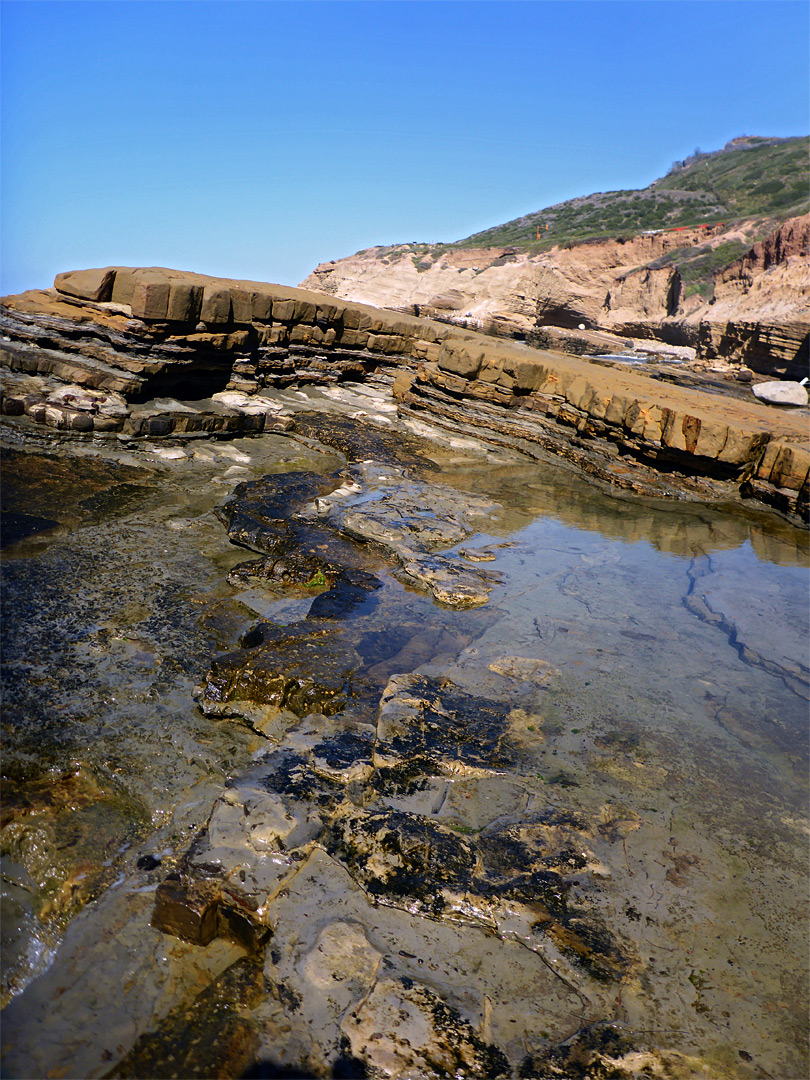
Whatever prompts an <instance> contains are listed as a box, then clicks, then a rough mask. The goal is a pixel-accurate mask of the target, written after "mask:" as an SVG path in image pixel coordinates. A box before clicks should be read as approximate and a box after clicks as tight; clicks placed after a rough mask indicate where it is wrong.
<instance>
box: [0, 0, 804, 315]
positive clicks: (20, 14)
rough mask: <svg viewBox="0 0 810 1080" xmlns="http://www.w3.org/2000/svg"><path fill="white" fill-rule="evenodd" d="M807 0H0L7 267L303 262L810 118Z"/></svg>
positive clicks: (655, 171) (34, 277)
mask: <svg viewBox="0 0 810 1080" xmlns="http://www.w3.org/2000/svg"><path fill="white" fill-rule="evenodd" d="M809 11H810V7H808V5H807V4H806V3H805V2H804V0H798V2H793V0H789V2H780V0H773V2H769V0H756V2H744V0H721V2H712V0H695V2H692V0H686V2H669V0H638V2H629V3H619V2H611V0H603V2H589V0H581V2H578V0H565V2H562V3H556V2H551V0H549V2H532V0H526V2H518V3H511V2H507V0H503V2H501V0H498V2H477V3H467V2H463V0H457V2H448V3H444V2H440V0H428V2H418V0H407V2H402V3H398V2H373V0H368V2H361V3H354V2H337V0H335V2H320V3H308V2H303V0H301V2H289V3H284V2H281V3H276V2H271V0H267V2H257V3H252V2H250V3H243V2H241V0H221V2H195V0H174V2H158V0H139V2H126V0H121V2H116V0H108V2H103V3H95V2H80V3H73V2H70V0H59V2H56V3H50V2H47V3H46V2H26V0H3V2H2V4H0V13H1V14H2V210H3V215H2V216H3V222H2V252H1V255H2V269H3V276H2V283H1V286H0V291H2V292H3V293H4V294H5V293H10V292H17V291H19V290H22V289H25V288H32V287H43V286H47V285H49V284H50V283H51V282H52V279H53V276H54V274H55V273H56V272H58V271H60V270H68V269H76V268H81V267H89V266H106V265H109V264H123V265H161V266H172V267H177V268H181V269H189V270H198V271H201V272H205V273H213V274H221V275H224V276H231V277H246V278H255V279H258V280H269V281H277V282H281V283H284V284H292V285H294V284H297V283H298V281H300V280H301V279H302V278H303V277H304V276H305V275H306V274H307V273H309V271H310V270H311V269H312V268H313V267H314V266H315V265H316V264H317V263H319V262H322V261H325V260H328V259H333V258H339V257H341V256H344V255H349V254H351V253H352V252H354V251H357V250H359V249H361V248H364V247H370V246H372V245H374V244H385V243H395V242H401V241H412V240H419V241H449V240H457V239H460V238H462V237H464V236H467V235H469V234H470V233H472V232H475V231H477V230H479V229H483V228H486V227H488V226H490V225H495V224H498V223H500V222H503V221H507V220H509V219H511V218H513V217H517V216H519V215H520V214H524V213H528V212H530V211H533V210H539V209H542V208H543V207H544V206H548V205H551V204H553V203H555V202H560V201H562V200H563V199H567V198H571V197H573V196H576V195H586V194H589V193H591V192H593V191H608V190H613V189H616V188H635V187H644V186H645V185H647V184H648V183H650V182H651V181H652V180H654V179H655V178H656V177H658V176H660V175H662V174H663V173H665V172H666V171H667V169H668V168H669V166H670V164H671V163H672V161H673V160H675V159H676V158H683V157H685V156H687V155H688V154H690V153H691V152H692V151H693V150H694V149H695V148H696V147H700V148H701V149H703V150H714V149H717V148H719V147H720V146H722V145H723V144H724V143H725V142H726V141H727V140H728V139H731V138H733V137H734V136H737V135H742V134H749V135H779V136H788V135H803V134H807V133H808V130H810V102H809V101H808V97H809V94H808V88H809V78H808V40H809V38H810V25H808V23H809V19H808V12H809Z"/></svg>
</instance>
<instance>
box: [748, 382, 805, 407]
mask: <svg viewBox="0 0 810 1080" xmlns="http://www.w3.org/2000/svg"><path fill="white" fill-rule="evenodd" d="M752 389H753V391H754V395H755V397H758V398H759V400H760V401H767V403H768V404H769V405H806V404H807V402H808V397H807V390H806V389H805V387H804V386H802V384H801V383H797V382H783V381H781V380H780V379H775V380H774V381H773V382H764V383H759V384H758V385H757V386H754V387H752Z"/></svg>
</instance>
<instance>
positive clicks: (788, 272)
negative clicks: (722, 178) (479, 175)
mask: <svg viewBox="0 0 810 1080" xmlns="http://www.w3.org/2000/svg"><path fill="white" fill-rule="evenodd" d="M742 235H743V234H742V233H740V232H739V230H737V229H736V228H735V229H734V230H724V229H723V227H722V226H717V227H715V228H714V229H712V230H707V229H703V228H696V229H680V230H676V231H671V232H662V233H655V234H651V235H643V236H637V237H633V238H631V239H627V240H616V239H611V240H604V241H598V242H589V243H582V244H577V245H573V246H570V247H568V246H566V247H555V248H552V250H551V251H549V252H545V253H543V254H540V255H532V254H530V253H528V252H525V251H524V252H520V251H517V250H514V249H511V248H479V249H466V250H452V249H451V250H446V251H443V252H438V253H435V254H433V253H427V254H426V253H421V254H420V253H419V251H416V250H415V249H414V248H413V247H411V246H410V245H401V246H399V247H392V248H370V249H368V250H366V251H363V252H360V253H358V254H357V255H352V256H350V257H349V258H347V259H340V260H336V261H333V262H329V263H322V264H321V265H320V266H318V267H316V268H315V270H314V271H313V272H312V274H310V275H309V277H308V278H306V280H305V281H303V282H302V287H304V288H309V289H317V290H318V291H320V292H326V293H329V294H331V295H333V296H336V297H340V298H341V299H344V300H353V301H358V302H361V303H368V304H374V305H376V306H382V307H389V308H394V309H397V310H400V311H408V312H413V313H417V314H420V315H424V316H428V317H432V318H438V319H441V320H442V321H451V322H455V323H458V324H460V325H463V326H466V327H468V328H470V329H477V330H489V331H495V332H499V333H502V334H506V335H512V336H525V335H531V334H532V332H535V331H536V330H537V329H538V328H540V327H547V326H556V327H563V328H575V327H580V326H584V327H585V328H587V329H589V330H601V331H605V332H607V333H612V334H616V335H619V336H625V337H634V338H643V339H644V338H646V339H655V340H659V341H664V342H668V343H670V344H674V345H690V346H692V347H694V348H696V349H697V352H698V356H700V357H704V358H707V359H713V358H716V357H721V358H723V359H726V360H730V361H732V362H737V363H740V364H745V365H747V366H749V367H751V368H753V370H755V371H758V372H761V373H762V374H768V375H773V376H777V377H782V378H797V377H798V378H801V377H802V376H803V375H804V374H806V370H807V360H808V354H807V349H808V333H810V259H808V251H810V245H809V243H808V236H809V235H810V217H808V216H805V217H801V218H793V219H791V220H789V221H787V222H785V223H784V224H783V225H782V226H781V227H780V228H779V229H778V230H776V231H775V232H774V233H773V234H772V235H771V236H770V237H768V238H767V239H766V240H764V241H762V242H761V243H758V244H756V245H755V246H754V247H753V248H752V249H751V251H750V252H748V253H747V254H746V255H745V256H744V257H743V258H742V259H740V260H739V261H738V262H737V263H735V264H734V265H733V266H731V267H729V268H728V269H726V270H725V271H723V272H722V273H721V274H719V275H718V277H717V279H716V283H715V296H714V299H713V300H712V301H711V302H705V301H703V300H701V299H700V297H699V296H698V295H696V294H695V295H692V296H689V297H687V296H686V290H685V289H684V287H683V283H682V281H681V277H680V274H679V272H678V270H677V268H676V267H675V266H671V265H664V266H661V265H660V263H661V260H662V258H665V257H666V256H669V255H671V254H672V253H674V252H677V251H679V250H683V249H692V248H697V247H700V246H701V245H702V246H705V247H706V250H707V252H708V251H709V250H710V249H711V248H713V247H716V246H718V245H719V244H722V243H727V242H729V241H731V240H737V241H739V240H740V239H741V238H742ZM656 264H658V265H656Z"/></svg>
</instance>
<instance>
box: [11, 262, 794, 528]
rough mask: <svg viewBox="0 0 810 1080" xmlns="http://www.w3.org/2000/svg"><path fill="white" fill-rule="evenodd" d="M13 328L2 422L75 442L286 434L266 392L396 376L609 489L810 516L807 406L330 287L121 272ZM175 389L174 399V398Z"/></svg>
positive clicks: (461, 419) (409, 394)
mask: <svg viewBox="0 0 810 1080" xmlns="http://www.w3.org/2000/svg"><path fill="white" fill-rule="evenodd" d="M797 242H799V241H797ZM797 257H798V256H797ZM764 258H765V256H764V255H763V256H762V259H763V260H764ZM783 266H784V264H781V263H780V264H779V265H778V266H777V267H776V272H781V269H782V267H783ZM766 272H769V271H766ZM100 297H108V298H109V299H99V298H100ZM0 325H1V326H2V330H3V333H4V335H5V340H4V341H3V343H2V347H0V359H2V362H3V365H4V366H5V367H6V368H7V370H8V373H9V374H8V378H7V383H6V388H5V391H4V397H3V402H2V411H3V413H4V414H5V415H6V417H8V418H9V420H10V421H11V422H15V421H16V422H19V423H23V424H24V423H29V424H30V423H31V422H34V423H36V424H41V425H44V426H45V427H51V428H55V429H57V431H59V432H63V433H64V434H65V435H66V436H70V437H74V438H82V437H85V438H86V437H89V436H90V435H97V434H100V435H105V434H112V435H114V434H121V435H123V436H127V435H128V436H132V437H137V436H149V437H150V438H153V437H155V436H163V435H169V436H175V437H180V438H189V437H193V436H194V435H195V434H196V433H199V432H203V431H219V432H222V433H223V434H229V433H230V434H234V433H236V432H256V433H258V432H261V431H263V430H273V429H278V428H279V427H283V426H284V424H283V423H281V424H279V422H278V418H277V417H276V416H275V415H274V413H273V409H272V404H271V403H269V402H268V399H267V398H266V397H265V396H263V395H266V394H267V393H268V392H270V391H272V390H273V389H276V388H280V387H287V386H294V385H305V384H313V383H314V384H323V383H336V382H340V381H344V380H357V381H362V380H363V379H365V378H367V377H371V376H379V375H380V374H382V375H383V376H384V377H385V378H387V379H388V380H390V379H391V376H392V375H396V378H395V381H394V390H395V396H396V397H397V399H398V400H399V402H400V406H401V409H402V410H403V411H404V412H405V413H407V414H408V415H411V416H415V417H423V418H426V419H429V420H430V421H431V422H435V423H439V424H440V425H444V426H448V425H449V426H450V427H453V426H456V427H458V426H461V427H462V428H463V427H466V428H467V429H468V430H470V431H471V433H474V434H475V435H476V436H477V437H485V438H490V439H492V440H494V441H495V442H502V443H503V442H505V443H507V444H509V445H511V446H513V447H515V448H517V449H521V450H523V451H524V452H529V453H530V454H531V455H532V456H536V457H542V456H543V455H544V454H546V455H548V454H555V455H558V456H563V457H565V458H567V459H568V460H569V461H571V462H573V463H574V464H576V465H577V466H578V467H580V468H582V469H584V470H585V471H586V472H587V473H589V474H590V475H591V476H593V477H594V478H596V479H598V480H600V481H602V482H605V483H610V484H618V485H619V486H621V487H625V488H627V489H629V490H633V491H638V492H642V493H644V494H648V495H659V496H660V495H664V496H668V497H687V498H699V499H714V500H717V499H729V498H735V497H738V496H739V495H740V494H742V495H744V496H747V497H749V498H753V499H756V500H758V501H760V502H762V503H766V504H769V505H771V506H774V507H776V508H777V509H779V510H780V511H782V512H784V513H786V514H788V515H789V516H792V517H794V518H798V519H802V518H806V516H807V507H808V480H807V477H808V468H809V467H810V441H808V432H807V414H806V411H805V410H796V411H795V412H794V414H792V415H790V416H788V415H785V414H784V412H782V411H779V410H778V409H777V408H775V407H772V406H768V405H764V404H760V403H759V402H757V401H755V400H754V399H753V396H752V398H751V399H750V400H738V399H734V398H731V397H725V396H719V395H716V394H708V393H705V392H700V391H698V390H692V389H685V388H683V387H678V386H667V385H664V384H662V383H660V382H657V381H656V380H654V379H652V378H650V377H648V376H647V375H645V374H642V373H639V372H637V371H631V370H626V369H620V368H615V367H614V368H611V367H604V366H599V365H595V364H593V363H590V362H588V361H587V360H584V359H579V358H576V357H573V356H570V355H565V354H563V353H560V352H557V351H554V350H535V349H529V348H527V347H525V346H522V345H518V344H515V343H510V342H508V341H504V340H502V339H501V340H497V339H493V338H492V337H490V336H487V335H482V334H478V333H474V332H471V331H468V330H463V329H460V328H458V327H455V326H450V325H446V324H445V325H442V324H439V323H436V322H433V321H430V320H428V319H424V318H417V317H414V316H408V315H403V314H398V313H395V312H392V311H387V310H380V309H374V308H370V307H367V306H363V305H360V304H355V303H347V302H344V301H340V300H337V299H335V298H333V297H331V296H327V295H324V294H318V293H314V292H308V291H303V290H299V289H289V288H283V287H281V286H278V285H270V284H262V283H257V282H249V281H229V280H225V279H219V278H210V277H205V276H203V275H199V274H190V273H182V272H180V271H174V270H166V269H161V268H146V269H132V268H122V267H107V268H103V269H97V270H85V271H73V272H69V273H66V274H60V275H58V277H57V279H56V285H55V288H54V289H52V290H45V291H33V292H28V293H23V294H22V295H20V296H16V297H7V298H6V299H5V302H4V305H3V310H2V320H1V323H0ZM32 380H33V381H32ZM160 395H171V396H172V398H173V399H175V400H174V401H173V402H172V401H170V402H169V403H168V404H164V405H163V406H157V405H155V403H154V400H153V399H155V398H158V397H159V396H160ZM177 398H181V399H184V400H183V402H180V401H177V400H176V399H177Z"/></svg>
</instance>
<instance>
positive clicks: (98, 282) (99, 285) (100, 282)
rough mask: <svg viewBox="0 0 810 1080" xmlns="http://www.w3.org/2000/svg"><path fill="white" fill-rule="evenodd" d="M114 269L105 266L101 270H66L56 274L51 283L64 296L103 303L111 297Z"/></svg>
mask: <svg viewBox="0 0 810 1080" xmlns="http://www.w3.org/2000/svg"><path fill="white" fill-rule="evenodd" d="M116 269H117V268H116V267H114V266H106V267H104V268H103V269H101V270H68V271H67V272H66V273H64V274H57V275H56V277H55V278H54V282H53V285H54V288H55V289H56V290H57V292H60V293H64V294H65V295H66V296H75V297H77V298H78V299H79V300H93V301H95V302H96V303H104V302H106V301H108V300H111V299H112V292H113V284H114V282H115V275H116Z"/></svg>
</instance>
